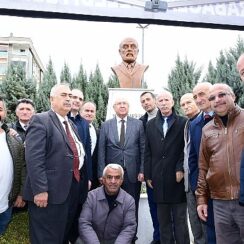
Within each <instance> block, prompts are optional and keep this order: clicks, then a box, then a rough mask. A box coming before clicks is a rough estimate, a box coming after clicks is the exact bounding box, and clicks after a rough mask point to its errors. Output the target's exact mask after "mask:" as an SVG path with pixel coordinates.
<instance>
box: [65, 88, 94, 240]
mask: <svg viewBox="0 0 244 244" xmlns="http://www.w3.org/2000/svg"><path fill="white" fill-rule="evenodd" d="M71 94H72V96H71V110H70V112H69V113H68V118H69V119H70V120H72V122H73V123H74V124H75V125H76V127H77V130H78V135H79V137H80V139H81V141H82V143H83V146H84V149H85V154H86V162H87V174H86V175H87V176H88V179H85V180H84V181H83V183H84V184H85V185H83V186H82V187H83V189H87V188H88V189H90V187H91V182H92V159H91V138H90V132H89V124H88V122H87V121H86V120H85V119H84V118H82V117H81V115H80V112H79V111H80V108H81V106H82V104H83V101H84V95H83V92H82V91H81V90H79V89H73V90H72V91H71ZM87 183H88V186H87ZM82 193H83V194H82V196H81V197H82V201H81V204H80V205H79V208H78V210H77V213H76V217H75V219H74V222H73V224H72V228H71V229H70V232H69V234H68V237H67V238H66V242H65V243H67V244H68V243H69V242H68V241H70V242H71V243H75V241H76V239H77V238H78V236H79V231H78V219H79V216H80V212H81V209H82V205H83V203H84V202H85V200H86V198H87V193H88V191H82Z"/></svg>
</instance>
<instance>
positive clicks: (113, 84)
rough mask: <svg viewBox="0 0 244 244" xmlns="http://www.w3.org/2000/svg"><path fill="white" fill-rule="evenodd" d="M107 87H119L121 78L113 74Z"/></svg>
mask: <svg viewBox="0 0 244 244" xmlns="http://www.w3.org/2000/svg"><path fill="white" fill-rule="evenodd" d="M107 88H119V79H118V78H117V76H116V75H111V76H110V77H109V80H108V83H107Z"/></svg>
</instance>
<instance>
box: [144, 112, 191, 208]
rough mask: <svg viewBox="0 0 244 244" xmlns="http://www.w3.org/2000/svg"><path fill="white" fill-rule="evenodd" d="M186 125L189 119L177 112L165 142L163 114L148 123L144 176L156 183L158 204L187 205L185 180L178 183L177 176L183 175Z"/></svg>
mask: <svg viewBox="0 0 244 244" xmlns="http://www.w3.org/2000/svg"><path fill="white" fill-rule="evenodd" d="M185 123H186V118H184V117H181V116H178V115H176V114H175V113H174V112H173V116H172V119H171V123H170V124H169V129H168V131H167V134H166V137H165V138H164V136H163V123H162V116H161V112H160V111H158V113H157V116H156V117H155V118H154V119H152V120H150V121H149V122H148V123H147V129H146V146H145V166H144V173H145V179H146V180H148V179H149V180H152V184H153V188H154V191H153V192H154V193H153V194H154V200H155V202H156V203H169V204H170V203H181V202H185V201H186V197H185V191H184V180H182V181H181V182H180V183H177V182H176V172H177V171H183V160H184V152H183V150H184V127H185Z"/></svg>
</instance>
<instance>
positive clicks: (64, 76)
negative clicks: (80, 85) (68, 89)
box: [60, 63, 72, 84]
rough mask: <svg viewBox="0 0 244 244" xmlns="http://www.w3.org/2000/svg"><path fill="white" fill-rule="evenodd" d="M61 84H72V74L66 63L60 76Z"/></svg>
mask: <svg viewBox="0 0 244 244" xmlns="http://www.w3.org/2000/svg"><path fill="white" fill-rule="evenodd" d="M60 82H61V83H63V82H65V83H69V84H71V83H72V78H71V73H70V68H69V66H68V64H67V63H64V67H63V69H62V71H61V75H60Z"/></svg>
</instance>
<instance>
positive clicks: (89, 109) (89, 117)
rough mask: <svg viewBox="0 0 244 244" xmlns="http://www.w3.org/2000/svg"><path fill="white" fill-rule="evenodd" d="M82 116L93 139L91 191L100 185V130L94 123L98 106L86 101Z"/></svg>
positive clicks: (82, 108)
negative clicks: (98, 171)
mask: <svg viewBox="0 0 244 244" xmlns="http://www.w3.org/2000/svg"><path fill="white" fill-rule="evenodd" d="M80 115H81V117H82V118H84V119H85V120H86V121H87V122H88V124H89V132H90V137H91V157H92V185H91V189H95V188H97V187H98V186H99V185H100V183H99V181H98V177H97V162H98V138H99V129H98V128H96V126H95V124H94V123H93V122H94V120H95V119H96V104H95V103H94V102H91V101H86V102H84V103H83V104H82V106H81V109H80Z"/></svg>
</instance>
